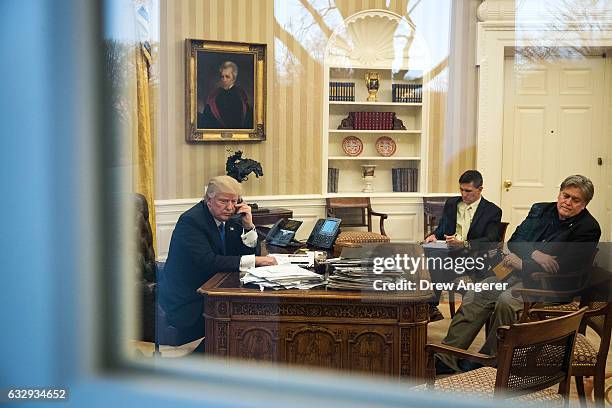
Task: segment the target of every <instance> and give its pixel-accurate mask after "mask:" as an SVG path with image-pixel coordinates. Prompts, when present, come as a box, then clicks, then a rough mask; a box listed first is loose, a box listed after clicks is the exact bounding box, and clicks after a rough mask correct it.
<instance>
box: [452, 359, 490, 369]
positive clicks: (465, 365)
mask: <svg viewBox="0 0 612 408" xmlns="http://www.w3.org/2000/svg"><path fill="white" fill-rule="evenodd" d="M457 365H458V366H459V368H460V369H461V371H463V372H464V373H466V372H468V371H472V370H476V369H478V368H481V367H484V366H483V365H482V364H480V363H476V362H474V361H470V360H466V359H464V358H462V359H460V360H459V361H457Z"/></svg>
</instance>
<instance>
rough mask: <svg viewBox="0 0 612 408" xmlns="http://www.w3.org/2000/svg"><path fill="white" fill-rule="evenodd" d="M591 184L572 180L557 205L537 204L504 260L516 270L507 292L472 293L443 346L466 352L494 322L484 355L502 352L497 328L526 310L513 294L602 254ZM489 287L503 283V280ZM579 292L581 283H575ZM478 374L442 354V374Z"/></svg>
mask: <svg viewBox="0 0 612 408" xmlns="http://www.w3.org/2000/svg"><path fill="white" fill-rule="evenodd" d="M594 190H595V189H594V187H593V183H592V182H591V180H589V179H588V178H587V177H584V176H581V175H573V176H569V177H567V178H566V179H565V180H564V181H563V182H562V183H561V187H560V190H559V195H558V197H557V202H552V203H537V204H534V205H533V206H532V207H531V210H530V211H529V214H528V215H527V218H525V220H524V221H523V222H522V223H521V224H520V225H519V226H518V227H517V229H516V231H515V232H514V234H512V237H511V238H510V241H509V242H508V249H509V250H510V251H511V252H510V253H509V254H508V255H506V256H505V257H504V258H503V261H502V265H504V266H506V267H509V268H512V269H513V272H512V273H511V274H510V275H509V277H508V278H507V280H506V282H507V283H508V289H506V290H505V291H495V290H489V291H482V292H478V293H476V292H473V291H470V292H467V293H466V294H465V296H464V297H463V301H462V305H461V307H460V308H459V310H458V311H457V313H456V314H455V317H453V320H452V321H451V325H450V327H449V329H448V333H447V335H446V337H445V338H444V340H442V343H443V344H447V345H450V346H454V347H458V348H461V349H464V350H467V348H468V347H469V346H470V344H471V343H472V341H473V340H474V339H475V338H476V335H477V334H478V332H479V331H480V329H481V328H482V327H483V326H484V324H485V322H486V321H487V320H488V319H489V316H491V315H493V324H492V327H491V330H490V331H489V334H488V336H487V339H486V341H485V343H484V345H483V346H482V348H481V349H480V352H481V353H484V354H489V355H494V354H496V352H497V333H496V332H497V328H498V327H499V326H504V325H509V324H512V323H514V322H515V321H516V316H517V312H518V311H520V310H521V309H522V308H523V300H522V299H521V298H520V297H519V298H515V297H513V296H512V293H511V291H512V289H516V288H522V287H535V285H536V284H535V282H533V281H532V279H531V274H532V273H533V272H538V271H543V272H547V273H550V274H559V275H563V274H572V273H576V272H578V271H580V270H583V269H584V268H585V267H588V266H589V265H588V264H589V262H591V260H592V256H593V254H594V251H595V250H596V248H597V243H598V242H599V237H600V235H601V229H600V227H599V224H598V223H597V221H596V220H595V218H593V216H592V215H591V213H589V211H588V210H587V209H586V206H587V204H588V203H589V201H591V199H592V198H593V194H594ZM483 282H487V283H489V282H490V283H494V282H499V280H498V278H497V276H493V277H490V278H487V279H485V280H483ZM567 283H568V282H567V281H566V280H564V279H559V280H558V281H555V282H552V285H553V286H554V287H552V288H551V289H553V290H567V289H570V288H568V287H567V286H566V285H567ZM572 284H573V285H574V286H575V285H576V283H575V282H574V283H572ZM472 368H475V367H473V366H472V365H470V364H468V362H467V361H464V360H457V359H456V358H455V357H452V356H448V355H443V354H436V372H437V373H438V374H443V373H450V372H457V371H466V370H469V369H472Z"/></svg>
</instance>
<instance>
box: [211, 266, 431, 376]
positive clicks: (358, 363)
mask: <svg viewBox="0 0 612 408" xmlns="http://www.w3.org/2000/svg"><path fill="white" fill-rule="evenodd" d="M199 292H200V293H202V294H203V295H204V316H205V318H206V329H205V330H206V333H205V334H206V339H205V341H206V343H205V345H206V353H209V354H215V355H218V356H225V357H234V358H241V359H248V360H259V361H269V362H284V363H290V364H298V365H307V366H319V367H327V368H336V369H340V370H349V371H358V372H367V373H376V374H385V375H390V376H395V377H421V378H423V377H424V370H425V365H426V356H425V351H424V347H425V343H426V342H427V320H428V304H427V300H428V298H429V296H430V295H431V293H430V292H427V293H425V294H424V293H419V292H407V293H409V294H402V295H391V294H389V293H384V294H379V293H378V292H376V294H371V293H361V292H348V291H331V290H330V291H325V290H312V291H299V290H285V291H264V292H261V291H259V290H256V289H246V288H239V282H238V274H237V273H218V274H216V275H215V276H213V278H212V279H210V280H209V281H208V282H206V283H205V284H204V285H203V286H202V287H201V288H200V289H199Z"/></svg>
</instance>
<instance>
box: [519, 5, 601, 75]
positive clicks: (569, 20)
mask: <svg viewBox="0 0 612 408" xmlns="http://www.w3.org/2000/svg"><path fill="white" fill-rule="evenodd" d="M604 3H605V2H604V1H597V0H595V1H588V2H586V1H579V0H555V1H546V2H541V3H538V5H539V7H538V9H537V10H535V11H537V14H540V16H539V19H538V20H539V21H541V22H542V23H541V25H539V26H538V27H540V28H541V29H542V31H553V32H556V35H555V38H557V39H558V38H559V37H561V38H560V39H558V40H556V43H555V44H553V45H550V46H542V45H539V44H538V43H540V42H541V41H542V38H535V39H533V40H532V41H533V43H534V45H533V46H531V45H529V42H530V41H531V39H530V38H524V39H523V41H522V42H523V43H524V44H525V45H524V46H522V47H517V49H516V59H515V64H516V65H523V64H530V63H533V62H542V61H549V62H551V61H555V60H559V59H580V58H585V57H588V56H594V55H600V54H601V53H602V52H601V50H599V49H597V48H595V47H591V46H588V45H583V41H582V40H583V39H585V38H589V37H590V36H591V35H592V33H596V32H599V31H601V30H603V29H604V28H603V27H602V25H603V21H604V19H602V18H601V12H602V11H603V10H604V8H605V4H604ZM529 5H530V3H528V2H525V1H522V2H520V3H518V4H517V8H516V20H517V24H518V25H520V24H522V23H526V22H527V21H526V20H527V19H526V18H523V17H522V15H525V16H527V15H529V17H531V15H530V12H532V10H529V9H528V8H527V7H528V6H529ZM536 29H537V28H536ZM520 33H521V31H517V35H518V36H519V37H520Z"/></svg>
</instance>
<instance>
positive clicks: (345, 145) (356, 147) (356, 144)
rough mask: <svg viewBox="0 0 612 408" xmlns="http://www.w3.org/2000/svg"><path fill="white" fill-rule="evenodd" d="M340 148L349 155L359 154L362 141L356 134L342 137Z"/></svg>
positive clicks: (361, 148)
mask: <svg viewBox="0 0 612 408" xmlns="http://www.w3.org/2000/svg"><path fill="white" fill-rule="evenodd" d="M342 150H344V153H346V154H347V155H349V156H359V155H360V154H361V152H363V143H362V142H361V139H359V138H358V137H357V136H347V137H345V138H344V139H342Z"/></svg>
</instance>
